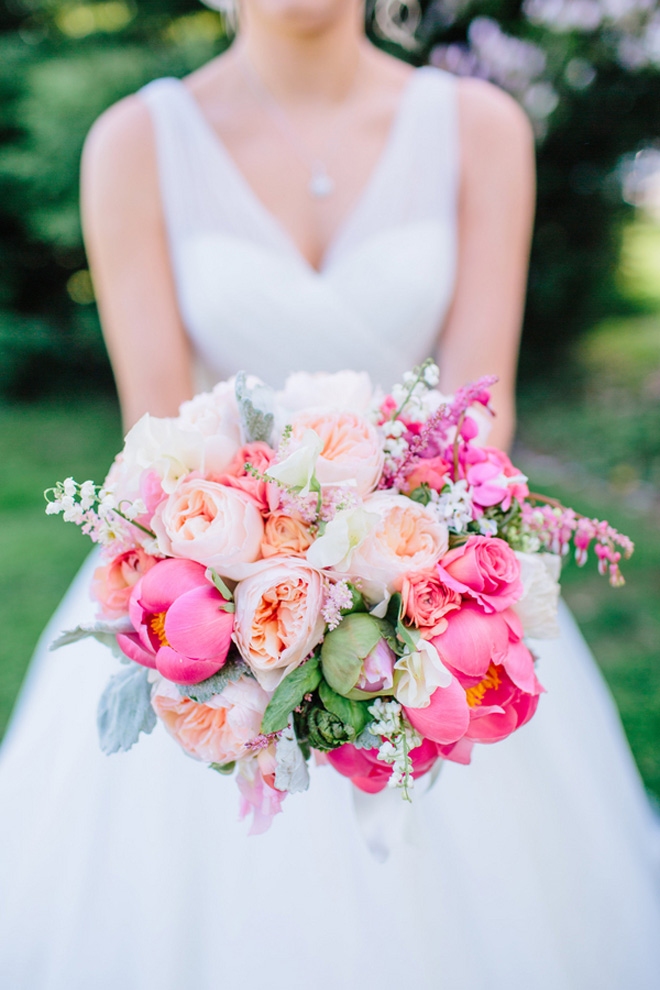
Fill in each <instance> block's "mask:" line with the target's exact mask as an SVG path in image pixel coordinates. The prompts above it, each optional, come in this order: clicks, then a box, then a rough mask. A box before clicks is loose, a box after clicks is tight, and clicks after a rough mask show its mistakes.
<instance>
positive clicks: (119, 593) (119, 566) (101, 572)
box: [92, 547, 160, 618]
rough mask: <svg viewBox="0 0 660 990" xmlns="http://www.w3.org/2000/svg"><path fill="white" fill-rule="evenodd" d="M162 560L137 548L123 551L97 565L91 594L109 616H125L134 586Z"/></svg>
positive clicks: (104, 613)
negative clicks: (107, 562)
mask: <svg viewBox="0 0 660 990" xmlns="http://www.w3.org/2000/svg"><path fill="white" fill-rule="evenodd" d="M159 559H160V558H158V557H152V556H151V555H150V554H148V553H145V551H144V550H141V549H140V548H139V547H136V548H135V549H134V550H127V551H126V552H125V553H120V554H119V555H118V556H117V557H115V558H114V559H113V560H111V561H110V563H109V564H105V565H104V566H103V567H97V568H96V570H95V571H94V577H93V578H92V594H93V595H94V598H96V600H97V601H98V602H99V604H100V606H101V611H102V613H103V615H107V616H108V617H109V618H120V617H121V616H122V615H125V614H126V613H127V612H128V600H129V598H130V595H131V591H132V589H133V587H134V586H135V585H136V584H137V582H138V581H139V580H140V578H141V577H142V576H143V574H146V573H147V571H148V570H150V569H151V568H152V567H153V566H154V564H157V563H158V561H159Z"/></svg>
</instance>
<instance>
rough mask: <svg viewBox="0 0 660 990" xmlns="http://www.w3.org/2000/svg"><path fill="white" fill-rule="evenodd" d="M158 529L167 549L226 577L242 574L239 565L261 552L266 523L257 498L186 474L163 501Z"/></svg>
mask: <svg viewBox="0 0 660 990" xmlns="http://www.w3.org/2000/svg"><path fill="white" fill-rule="evenodd" d="M153 529H154V531H155V533H156V536H157V537H158V545H159V547H160V549H161V550H162V552H163V553H166V554H168V556H171V557H186V558H187V559H188V560H195V561H197V562H198V563H200V564H204V566H205V567H213V568H214V569H215V570H216V571H217V572H218V573H219V574H220V575H222V577H228V578H236V579H237V580H238V579H239V578H240V577H241V576H242V568H241V566H240V565H244V564H246V563H252V562H253V561H256V560H257V559H259V557H260V556H261V540H262V538H263V535H264V523H263V519H262V517H261V513H260V512H259V509H258V508H257V507H256V505H255V504H254V501H253V500H252V499H251V498H250V497H249V496H248V495H247V494H245V493H244V492H240V491H237V490H236V489H234V488H229V487H227V486H225V485H220V484H217V483H216V482H214V481H206V480H204V479H203V478H187V479H185V480H184V481H182V482H180V483H179V484H178V485H177V487H176V489H175V490H174V492H173V493H172V494H171V495H170V496H169V497H168V498H167V499H166V501H164V502H161V504H160V505H159V506H158V508H157V510H156V514H155V516H154V519H153Z"/></svg>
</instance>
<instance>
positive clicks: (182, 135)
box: [140, 67, 458, 386]
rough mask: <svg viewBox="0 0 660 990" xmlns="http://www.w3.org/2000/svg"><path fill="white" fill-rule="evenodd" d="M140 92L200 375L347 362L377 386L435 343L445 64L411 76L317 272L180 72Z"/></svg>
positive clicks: (443, 290)
mask: <svg viewBox="0 0 660 990" xmlns="http://www.w3.org/2000/svg"><path fill="white" fill-rule="evenodd" d="M140 95H141V97H142V99H144V100H145V101H146V103H147V105H148V107H149V109H150V112H151V118H152V121H153V126H154V132H155V140H156V153H157V162H158V170H159V180H160V188H161V197H162V203H163V211H164V216H165V224H166V229H167V234H168V240H169V246H170V255H171V262H172V268H173V274H174V280H175V285H176V291H177V297H178V301H179V306H180V310H181V315H182V318H183V321H184V325H185V327H186V330H187V332H188V334H189V336H190V339H191V341H192V343H193V347H194V349H195V352H196V357H197V361H198V365H199V367H200V369H201V371H202V377H201V378H200V381H201V383H202V384H204V385H209V384H211V383H212V382H214V381H217V380H219V379H220V378H223V377H226V376H227V375H230V374H233V373H235V372H236V371H238V370H240V369H242V368H244V369H246V370H248V371H250V372H252V373H254V374H257V375H259V376H260V377H261V378H262V379H264V380H265V381H268V382H269V383H270V384H272V385H275V386H277V385H280V384H281V383H282V381H283V379H284V378H285V377H286V375H287V374H288V373H289V372H290V371H294V370H305V371H319V370H325V371H338V370H340V369H342V368H354V369H356V370H366V371H369V372H370V374H371V375H372V377H373V379H374V380H375V381H377V382H379V383H381V384H383V385H385V386H388V385H391V384H392V383H393V382H394V381H396V380H397V379H398V378H399V377H400V375H401V373H402V372H403V371H404V370H406V368H409V367H412V366H413V365H415V364H417V363H419V362H420V361H421V360H422V359H423V358H424V357H426V356H427V355H429V354H430V353H431V352H432V351H433V348H434V344H435V342H436V340H437V337H438V334H439V333H440V330H441V328H442V323H443V319H444V316H445V314H446V311H447V308H448V306H449V302H450V300H451V295H452V289H453V285H454V275H455V265H456V206H457V174H458V136H457V121H456V116H457V114H456V95H455V80H454V78H453V77H452V76H451V75H449V74H448V73H446V72H444V71H442V70H439V69H434V68H429V67H427V68H423V69H417V70H416V71H415V72H414V73H412V74H411V76H410V77H409V80H408V82H407V84H406V88H405V89H404V92H403V94H402V97H401V101H400V105H399V107H398V110H397V113H396V115H395V118H394V121H393V123H392V126H391V130H390V133H389V136H388V139H387V142H386V144H385V147H384V149H383V151H382V153H381V155H380V158H379V160H378V162H377V164H376V167H375V169H374V170H373V172H372V174H371V176H370V178H369V180H368V182H367V185H366V188H365V189H364V190H363V192H362V194H361V195H360V197H359V199H358V201H357V203H356V205H355V206H354V208H353V209H352V210H351V212H350V214H349V216H348V217H347V219H346V220H345V221H344V223H343V224H342V226H341V227H340V229H339V231H338V233H337V234H336V236H335V237H334V239H333V241H332V243H331V244H330V245H329V247H328V249H327V251H326V254H325V256H324V258H323V262H322V265H321V267H320V270H318V271H317V270H316V269H314V268H312V267H311V266H310V264H309V263H308V261H307V260H306V259H305V258H304V257H302V255H301V254H300V251H299V249H298V248H297V246H296V245H295V244H294V242H293V241H292V239H291V237H290V236H289V234H288V233H287V232H286V231H285V229H284V228H283V227H282V225H281V224H280V223H279V222H278V221H277V220H276V218H275V217H274V216H273V215H272V214H271V213H270V212H269V211H268V210H267V209H266V207H265V206H264V205H263V204H262V203H261V201H260V200H259V199H258V198H257V196H256V194H255V193H254V192H253V190H252V189H251V187H250V186H249V184H248V183H247V181H246V179H245V178H244V177H243V175H242V173H241V172H240V170H239V169H238V167H237V165H236V164H235V163H234V161H233V159H232V158H231V156H230V155H229V153H228V151H227V150H226V148H225V147H224V145H223V144H222V142H221V140H220V138H219V136H218V135H217V134H216V133H215V131H214V130H213V129H212V128H211V126H210V124H209V123H208V121H207V120H206V118H205V116H204V115H203V113H202V110H201V108H200V106H199V104H198V103H197V101H196V100H195V98H194V97H193V95H192V94H191V93H190V92H189V90H188V89H187V88H186V87H185V86H184V85H183V84H182V83H181V82H180V81H179V80H177V79H174V78H164V79H157V80H155V81H154V82H152V83H150V84H149V85H147V86H145V87H144V88H143V89H142V90H140Z"/></svg>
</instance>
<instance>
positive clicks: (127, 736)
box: [96, 663, 156, 755]
mask: <svg viewBox="0 0 660 990" xmlns="http://www.w3.org/2000/svg"><path fill="white" fill-rule="evenodd" d="M96 724H97V726H98V730H99V742H100V744H101V749H102V750H103V752H104V753H107V754H108V755H110V753H117V752H119V750H122V751H123V752H125V751H126V750H127V749H130V748H131V746H133V745H134V743H136V742H137V741H138V737H139V735H140V733H141V732H145V733H149V732H151V731H152V730H153V728H154V726H155V725H156V713H155V711H154V710H153V708H152V707H151V684H150V683H149V670H148V668H147V667H140V666H139V665H138V664H136V663H132V664H131V665H130V666H129V667H126V668H125V669H124V670H121V671H120V672H119V673H118V674H115V675H114V677H111V678H110V681H109V682H108V684H107V687H106V689H105V691H104V692H103V694H102V695H101V697H100V699H99V705H98V708H97V711H96Z"/></svg>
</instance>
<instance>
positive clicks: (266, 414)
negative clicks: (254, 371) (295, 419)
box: [235, 371, 275, 443]
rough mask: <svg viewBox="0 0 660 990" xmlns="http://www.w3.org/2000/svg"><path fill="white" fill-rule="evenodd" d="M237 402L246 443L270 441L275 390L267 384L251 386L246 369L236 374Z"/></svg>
mask: <svg viewBox="0 0 660 990" xmlns="http://www.w3.org/2000/svg"><path fill="white" fill-rule="evenodd" d="M235 390H236V402H237V403H238V411H239V413H240V415H241V430H242V433H243V437H244V440H245V442H246V443H253V442H255V441H257V440H261V441H263V443H268V442H269V441H270V435H271V433H272V432H273V423H274V420H275V417H274V414H273V405H274V402H273V391H272V389H270V388H268V386H267V385H261V384H258V385H254V386H252V388H250V387H249V386H248V384H247V379H246V375H245V372H244V371H239V373H238V374H237V375H236V385H235Z"/></svg>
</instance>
